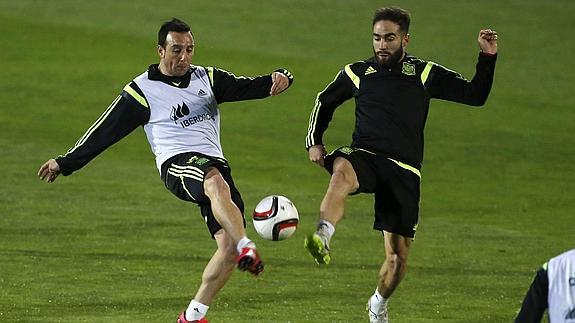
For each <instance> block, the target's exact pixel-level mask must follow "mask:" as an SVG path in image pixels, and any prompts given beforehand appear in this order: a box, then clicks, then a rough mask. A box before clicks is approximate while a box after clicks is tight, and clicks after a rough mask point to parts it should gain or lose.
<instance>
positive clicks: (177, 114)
mask: <svg viewBox="0 0 575 323" xmlns="http://www.w3.org/2000/svg"><path fill="white" fill-rule="evenodd" d="M189 113H190V108H188V106H187V105H186V104H185V103H184V104H182V105H179V104H178V107H172V113H171V114H170V119H172V120H173V121H174V122H176V121H178V119H180V118H182V117H184V116H186V115H188V114H189Z"/></svg>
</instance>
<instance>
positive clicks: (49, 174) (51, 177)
mask: <svg viewBox="0 0 575 323" xmlns="http://www.w3.org/2000/svg"><path fill="white" fill-rule="evenodd" d="M58 175H60V165H58V163H57V162H56V160H55V159H49V160H48V161H46V162H45V163H44V164H43V165H42V166H40V169H39V170H38V177H40V179H41V180H45V181H46V182H48V183H52V182H53V181H55V180H56V177H58Z"/></svg>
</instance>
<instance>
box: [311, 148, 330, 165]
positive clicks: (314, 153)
mask: <svg viewBox="0 0 575 323" xmlns="http://www.w3.org/2000/svg"><path fill="white" fill-rule="evenodd" d="M308 153H309V160H310V161H311V162H314V163H316V164H318V165H319V166H320V167H323V165H324V164H323V157H324V156H325V155H326V154H327V152H326V150H325V147H324V146H323V145H314V146H311V147H309V150H308Z"/></svg>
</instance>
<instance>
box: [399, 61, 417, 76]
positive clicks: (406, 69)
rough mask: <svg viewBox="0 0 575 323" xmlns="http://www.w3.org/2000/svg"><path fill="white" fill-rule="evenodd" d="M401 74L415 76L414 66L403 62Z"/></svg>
mask: <svg viewBox="0 0 575 323" xmlns="http://www.w3.org/2000/svg"><path fill="white" fill-rule="evenodd" d="M401 73H403V74H405V75H415V65H413V64H410V63H406V62H403V66H402V68H401Z"/></svg>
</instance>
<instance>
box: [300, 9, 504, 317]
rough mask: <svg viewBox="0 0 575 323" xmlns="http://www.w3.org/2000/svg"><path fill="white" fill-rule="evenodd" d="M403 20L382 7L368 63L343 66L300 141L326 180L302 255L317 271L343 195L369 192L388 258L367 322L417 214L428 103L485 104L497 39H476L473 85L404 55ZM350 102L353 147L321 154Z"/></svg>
mask: <svg viewBox="0 0 575 323" xmlns="http://www.w3.org/2000/svg"><path fill="white" fill-rule="evenodd" d="M409 22H410V17H409V13H408V12H406V11H405V10H403V9H400V8H382V9H379V10H377V11H376V12H375V16H374V19H373V50H374V57H372V58H370V59H368V60H365V61H360V62H356V63H353V64H349V65H347V66H345V67H344V69H343V70H341V71H340V72H339V74H338V75H337V77H336V78H335V80H333V81H332V82H331V83H330V84H329V85H328V86H327V88H326V89H325V90H324V91H322V92H321V93H319V95H318V97H317V100H316V104H315V107H314V109H313V110H312V113H311V116H310V123H309V128H308V133H307V137H306V148H307V149H308V151H309V158H310V160H311V161H312V162H314V163H317V164H318V165H320V166H322V167H325V168H326V169H327V170H328V171H329V172H330V173H331V180H330V183H329V187H328V189H327V192H326V194H325V197H324V199H323V201H322V203H321V207H320V220H319V223H318V227H317V231H316V232H315V233H313V234H311V235H309V236H307V238H306V242H305V245H306V248H307V249H308V251H309V252H310V253H311V255H312V256H313V257H314V258H315V260H316V262H317V263H319V264H327V263H329V261H330V259H331V258H330V254H329V241H330V239H331V237H332V235H333V233H334V231H335V226H336V225H337V223H338V222H339V221H340V220H341V218H342V216H343V212H344V204H345V198H346V197H347V195H349V194H356V193H374V195H375V222H374V229H376V230H379V231H382V232H383V233H384V243H385V251H386V258H385V262H384V263H383V266H382V267H381V271H380V277H379V282H378V286H377V288H376V290H375V293H374V295H373V296H372V297H371V298H370V300H369V302H368V313H369V316H370V320H371V321H372V322H387V307H386V306H387V305H386V304H387V299H388V298H389V297H390V296H391V294H392V293H393V291H394V289H395V288H396V287H397V285H398V284H399V282H400V281H401V279H402V278H403V276H404V275H405V272H406V263H407V256H408V252H409V247H410V243H411V241H412V239H413V237H414V236H415V231H416V228H417V222H418V211H419V185H420V177H421V174H420V168H421V163H422V160H423V128H424V126H425V120H426V118H427V113H428V109H429V101H430V99H432V98H437V99H443V100H448V101H454V102H460V103H464V104H468V105H473V106H481V105H483V104H484V103H485V101H486V99H487V96H488V95H489V91H490V89H491V84H492V81H493V74H494V70H495V61H496V58H497V33H496V32H495V31H492V30H491V29H484V30H481V31H480V32H479V36H478V43H479V47H480V49H481V52H480V54H479V59H478V62H477V65H476V73H475V76H474V77H473V79H472V80H471V81H468V80H466V79H465V78H463V77H462V76H461V75H459V74H458V73H456V72H454V71H452V70H449V69H447V68H445V67H443V66H441V65H438V64H436V63H433V62H429V61H424V60H422V59H419V58H416V57H414V56H410V55H408V54H407V53H406V52H405V48H406V46H407V44H408V42H409V34H408V30H409ZM351 98H354V99H355V103H356V110H355V117H356V121H355V130H354V133H353V141H352V143H351V146H349V147H342V148H339V149H337V150H335V151H334V152H332V153H330V154H328V155H326V151H325V148H324V145H323V142H322V135H323V133H324V132H325V130H326V129H327V127H328V124H329V122H330V121H331V118H332V116H333V113H334V110H335V109H336V108H337V107H338V106H339V105H341V104H342V103H343V102H344V101H346V100H349V99H351Z"/></svg>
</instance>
